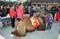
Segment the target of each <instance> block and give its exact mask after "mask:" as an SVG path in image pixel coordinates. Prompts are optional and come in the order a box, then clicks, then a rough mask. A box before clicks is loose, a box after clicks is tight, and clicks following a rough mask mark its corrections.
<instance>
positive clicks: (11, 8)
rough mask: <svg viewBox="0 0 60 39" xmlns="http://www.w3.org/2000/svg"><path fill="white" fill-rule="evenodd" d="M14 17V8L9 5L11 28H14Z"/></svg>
mask: <svg viewBox="0 0 60 39" xmlns="http://www.w3.org/2000/svg"><path fill="white" fill-rule="evenodd" d="M15 16H16V13H15V10H14V6H13V5H11V6H10V17H11V26H12V28H14V27H15Z"/></svg>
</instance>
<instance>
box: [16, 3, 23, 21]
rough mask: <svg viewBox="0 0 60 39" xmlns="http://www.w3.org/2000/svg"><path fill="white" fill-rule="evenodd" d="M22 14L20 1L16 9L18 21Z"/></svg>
mask: <svg viewBox="0 0 60 39" xmlns="http://www.w3.org/2000/svg"><path fill="white" fill-rule="evenodd" d="M23 15H24V6H23V4H22V3H20V4H19V6H18V7H17V9H16V16H17V19H18V21H20V20H21V19H22V17H23Z"/></svg>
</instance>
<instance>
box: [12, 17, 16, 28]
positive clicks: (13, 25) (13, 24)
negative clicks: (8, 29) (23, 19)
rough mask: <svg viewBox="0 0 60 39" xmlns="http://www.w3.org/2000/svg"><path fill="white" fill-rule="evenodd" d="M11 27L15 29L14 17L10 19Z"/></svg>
mask: <svg viewBox="0 0 60 39" xmlns="http://www.w3.org/2000/svg"><path fill="white" fill-rule="evenodd" d="M11 26H12V28H14V27H15V17H13V18H12V17H11Z"/></svg>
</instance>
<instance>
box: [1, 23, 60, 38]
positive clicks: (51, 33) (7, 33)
mask: <svg viewBox="0 0 60 39" xmlns="http://www.w3.org/2000/svg"><path fill="white" fill-rule="evenodd" d="M11 31H12V28H11V26H8V27H4V28H0V33H1V34H2V36H3V37H5V39H14V36H13V37H11ZM58 34H59V26H58V24H57V23H56V24H53V26H52V28H51V30H46V31H37V30H36V31H34V32H31V33H27V35H26V36H25V37H21V39H57V36H58Z"/></svg>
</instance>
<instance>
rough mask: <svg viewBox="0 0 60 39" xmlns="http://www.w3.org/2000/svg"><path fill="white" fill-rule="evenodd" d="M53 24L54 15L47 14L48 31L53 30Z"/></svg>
mask: <svg viewBox="0 0 60 39" xmlns="http://www.w3.org/2000/svg"><path fill="white" fill-rule="evenodd" d="M52 24H53V15H52V14H51V13H48V14H47V30H49V29H51V26H52Z"/></svg>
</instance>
